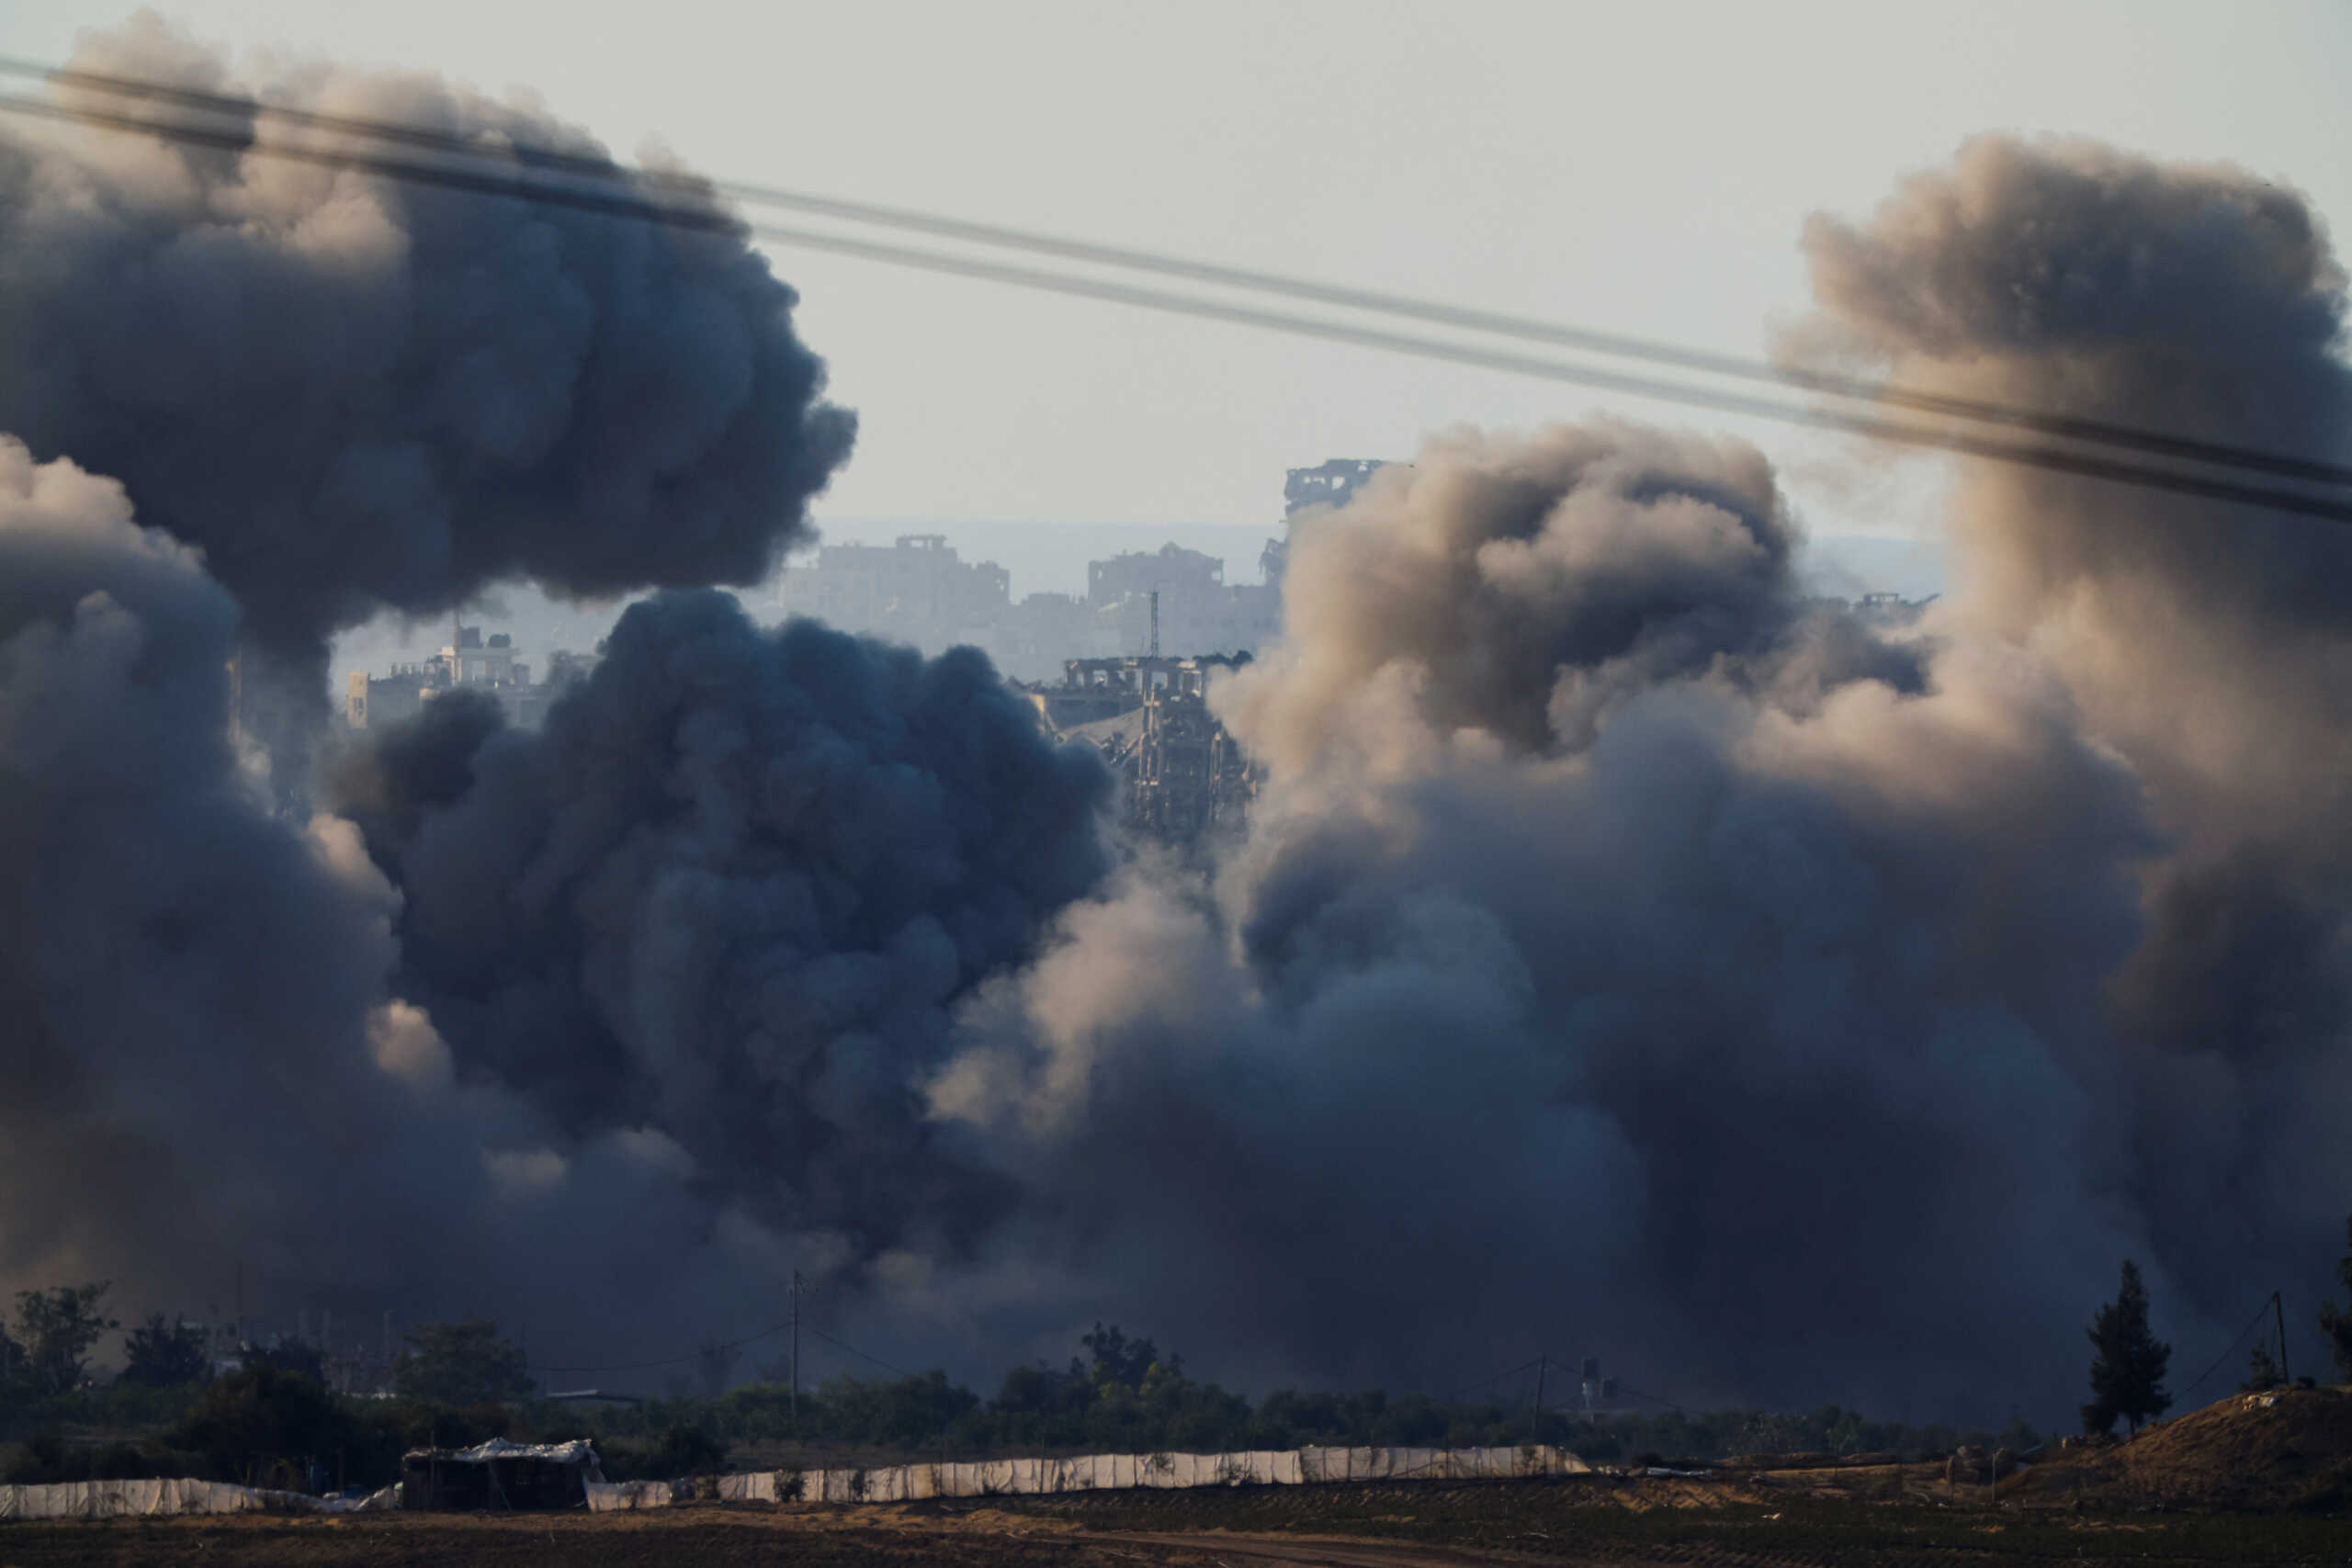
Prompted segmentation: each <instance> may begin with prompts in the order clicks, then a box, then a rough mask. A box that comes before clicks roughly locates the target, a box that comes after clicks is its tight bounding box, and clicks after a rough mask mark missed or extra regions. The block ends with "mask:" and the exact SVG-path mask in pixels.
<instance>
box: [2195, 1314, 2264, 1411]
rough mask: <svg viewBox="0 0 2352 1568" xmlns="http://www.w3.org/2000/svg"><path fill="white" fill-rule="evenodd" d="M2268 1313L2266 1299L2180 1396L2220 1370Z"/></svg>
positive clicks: (2197, 1386)
mask: <svg viewBox="0 0 2352 1568" xmlns="http://www.w3.org/2000/svg"><path fill="white" fill-rule="evenodd" d="M2269 1315H2270V1303H2268V1302H2267V1301H2266V1302H2264V1303H2262V1306H2261V1308H2260V1310H2258V1311H2257V1312H2256V1314H2254V1322H2253V1323H2249V1324H2247V1325H2245V1327H2244V1328H2241V1329H2239V1330H2238V1337H2236V1338H2235V1339H2233V1340H2231V1341H2230V1343H2229V1348H2227V1349H2224V1350H2223V1351H2222V1353H2221V1354H2220V1355H2218V1356H2216V1357H2214V1358H2213V1364H2212V1365H2211V1366H2210V1367H2208V1368H2206V1369H2205V1370H2204V1371H2201V1372H2199V1373H2198V1374H2197V1381H2196V1382H2193V1383H2190V1384H2189V1385H2188V1387H2187V1388H2184V1389H2182V1390H2181V1391H2180V1397H2181V1398H2183V1399H2187V1398H2188V1396H2189V1395H2190V1394H2192V1393H2196V1392H2197V1391H2198V1389H2199V1388H2200V1387H2202V1386H2203V1385H2204V1382H2205V1380H2206V1379H2207V1378H2210V1377H2211V1376H2212V1375H2213V1374H2214V1373H2215V1372H2217V1371H2221V1368H2222V1362H2223V1361H2226V1360H2228V1359H2230V1357H2231V1355H2232V1354H2233V1352H2234V1351H2235V1350H2236V1349H2237V1348H2238V1347H2239V1346H2240V1345H2242V1344H2244V1343H2245V1337H2246V1336H2247V1335H2248V1334H2250V1333H2252V1332H2253V1331H2254V1328H2255V1325H2256V1324H2259V1323H2260V1322H2261V1321H2262V1320H2263V1319H2264V1318H2266V1317H2267V1316H2269Z"/></svg>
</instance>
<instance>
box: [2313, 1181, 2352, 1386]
mask: <svg viewBox="0 0 2352 1568" xmlns="http://www.w3.org/2000/svg"><path fill="white" fill-rule="evenodd" d="M2344 1245H2345V1246H2346V1247H2352V1219H2346V1221H2345V1222H2344ZM2335 1277H2336V1279H2337V1280H2341V1281H2342V1282H2343V1285H2344V1288H2345V1289H2346V1291H2352V1257H2346V1258H2337V1259H2336V1260H2335ZM2319 1331H2320V1332H2321V1333H2322V1334H2324V1335H2326V1336H2327V1343H2328V1347H2329V1348H2331V1349H2333V1350H2334V1351H2335V1375H2336V1376H2337V1377H2340V1378H2343V1379H2345V1380H2346V1381H2347V1382H2352V1308H2346V1310H2344V1311H2342V1312H2338V1311H2337V1310H2336V1307H2335V1303H2334V1302H2322V1303H2320V1304H2319Z"/></svg>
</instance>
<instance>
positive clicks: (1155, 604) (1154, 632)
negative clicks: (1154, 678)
mask: <svg viewBox="0 0 2352 1568" xmlns="http://www.w3.org/2000/svg"><path fill="white" fill-rule="evenodd" d="M1151 657H1152V658H1154V659H1157V658H1159V589H1157V588H1155V589H1153V590H1152V591H1151Z"/></svg>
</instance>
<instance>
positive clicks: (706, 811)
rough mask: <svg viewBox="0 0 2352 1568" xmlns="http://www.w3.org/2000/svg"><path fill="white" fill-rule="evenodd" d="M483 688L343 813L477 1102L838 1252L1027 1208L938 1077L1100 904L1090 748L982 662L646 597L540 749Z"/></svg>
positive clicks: (1095, 778)
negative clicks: (939, 1093)
mask: <svg viewBox="0 0 2352 1568" xmlns="http://www.w3.org/2000/svg"><path fill="white" fill-rule="evenodd" d="M462 696H463V694H458V696H457V697H452V698H445V699H443V700H441V701H438V702H435V703H434V704H433V705H430V706H429V707H428V708H427V710H426V711H425V713H424V716H423V717H422V719H421V721H420V722H419V723H418V724H417V725H415V726H414V727H413V728H409V729H406V730H394V731H391V732H390V734H388V735H387V736H385V737H383V738H382V739H380V740H377V741H374V742H373V743H371V744H370V745H368V747H366V748H365V749H363V750H361V751H359V752H358V753H357V754H356V755H355V756H353V757H351V758H349V759H347V760H346V761H345V762H344V763H343V765H342V766H341V767H340V769H339V770H338V772H337V775H336V777H335V781H334V786H333V788H332V789H331V791H330V794H331V795H332V797H333V799H334V807H335V809H337V810H338V811H341V812H343V813H344V814H345V815H346V816H348V817H349V818H351V819H353V820H355V821H356V823H357V824H358V825H359V826H360V828H361V829H362V830H363V832H364V834H365V837H366V841H367V845H368V851H369V852H370V853H371V855H372V856H373V857H374V859H375V861H376V863H378V864H379V865H380V866H382V867H383V868H384V870H385V872H386V874H388V875H390V877H391V878H392V880H393V882H394V883H395V885H396V886H398V887H399V889H400V890H401V893H402V895H403V896H404V903H403V907H402V909H401V917H400V919H399V922H398V927H397V931H398V934H399V938H400V944H401V961H400V966H399V970H398V973H397V975H396V976H395V981H394V984H395V987H396V988H397V989H398V990H399V991H400V993H401V996H402V997H403V998H406V999H407V1000H408V1001H410V1002H411V1003H413V1004H418V1005H422V1006H423V1007H424V1008H425V1009H426V1010H427V1011H428V1012H429V1013H430V1015H431V1017H432V1019H433V1020H434V1021H435V1024H436V1025H437V1026H438V1028H439V1030H440V1032H441V1034H442V1036H443V1037H444V1038H445V1039H446V1040H447V1043H448V1044H449V1046H450V1049H451V1051H452V1054H453V1060H454V1063H455V1066H456V1068H457V1071H458V1076H459V1077H460V1079H461V1080H474V1079H480V1080H482V1081H486V1082H489V1083H493V1084H496V1085H499V1086H501V1087H503V1088H504V1089H510V1090H512V1091H514V1092H515V1093H517V1094H519V1095H521V1096H523V1097H524V1098H526V1100H529V1101H531V1102H532V1103H534V1104H536V1105H538V1106H540V1107H542V1108H543V1109H544V1110H545V1111H546V1113H547V1114H548V1116H549V1117H550V1118H551V1119H552V1120H554V1121H555V1122H558V1123H559V1124H560V1125H561V1126H562V1127H563V1128H564V1129H565V1130H566V1132H567V1133H568V1134H570V1135H571V1136H573V1137H580V1136H584V1135H588V1134H595V1133H598V1132H604V1131H613V1130H625V1129H630V1128H639V1127H650V1128H654V1129H658V1130H659V1131H660V1132H662V1134H664V1135H665V1136H667V1137H668V1138H670V1139H672V1140H673V1141H674V1142H675V1143H676V1144H677V1145H679V1146H680V1147H681V1148H682V1149H683V1150H684V1153H685V1154H686V1155H687V1156H690V1157H691V1158H692V1159H693V1161H694V1162H695V1170H696V1172H697V1181H698V1183H699V1184H700V1186H701V1188H702V1190H705V1191H707V1192H708V1193H710V1194H711V1195H713V1196H714V1197H724V1198H726V1199H728V1200H729V1201H736V1202H738V1203H741V1205H742V1206H743V1207H744V1208H745V1210H746V1212H747V1213H752V1214H755V1215H757V1216H758V1217H759V1218H760V1219H761V1220H762V1221H763V1222H764V1223H766V1224H770V1225H772V1226H774V1227H775V1228H776V1229H778V1230H780V1231H784V1232H786V1233H790V1234H795V1235H818V1236H824V1237H827V1238H828V1241H827V1245H826V1247H825V1248H824V1249H823V1250H824V1251H826V1252H827V1253H829V1254H831V1256H833V1257H837V1258H841V1259H842V1260H843V1261H845V1262H858V1261H863V1260H865V1259H867V1258H871V1257H873V1256H874V1255H875V1254H876V1253H877V1252H878V1251H880V1250H882V1249H884V1248H888V1247H899V1248H906V1247H935V1248H938V1249H940V1250H942V1251H944V1252H946V1253H949V1254H953V1253H955V1252H956V1251H958V1250H960V1249H961V1248H963V1247H966V1246H967V1245H968V1244H969V1242H970V1241H971V1239H972V1238H973V1237H974V1236H975V1235H977V1234H978V1232H979V1231H980V1230H981V1229H982V1228H983V1227H984V1225H985V1224H987V1223H988V1222H989V1221H991V1220H993V1219H994V1218H995V1217H996V1216H997V1214H998V1213H1000V1212H1001V1209H1002V1207H1003V1206H1004V1204H1005V1202H1006V1201H1007V1199H1008V1197H1009V1195H1010V1194H1009V1192H1008V1190H1007V1189H1006V1187H1005V1184H1004V1183H1003V1182H1002V1180H1001V1179H998V1178H996V1177H994V1176H993V1175H992V1174H991V1173H989V1172H988V1171H986V1170H985V1169H982V1168H976V1167H974V1166H973V1165H972V1164H970V1163H969V1162H968V1161H966V1160H963V1159H959V1158H958V1157H957V1156H956V1154H955V1153H954V1151H953V1150H952V1149H949V1148H947V1147H945V1146H944V1145H946V1144H947V1143H948V1142H950V1141H951V1136H950V1133H949V1130H948V1129H946V1128H944V1127H942V1126H940V1125H939V1124H937V1123H935V1122H932V1121H931V1120H929V1119H928V1118H927V1117H926V1116H925V1114H924V1105H923V1100H922V1096H921V1094H920V1092H919V1088H918V1086H919V1085H920V1084H921V1083H922V1081H923V1080H924V1079H925V1078H926V1077H929V1076H930V1075H931V1074H932V1073H933V1071H935V1070H936V1069H937V1068H938V1066H940V1064H941V1063H942V1062H944V1060H945V1058H946V1057H947V1055H949V1053H950V1050H951V1021H952V1015H953V1011H954V1009H955V1007H956V1004H957V1002H958V1001H959V1000H961V999H962V998H964V997H965V996H966V995H967V994H968V993H969V992H970V991H971V990H972V989H973V988H974V987H976V986H977V985H978V983H979V982H980V980H981V979H982V978H983V977H985V976H988V975H989V974H991V973H993V972H995V971H997V970H1000V969H1002V968H1005V967H1007V966H1009V965H1012V964H1018V963H1019V962H1021V961H1022V960H1023V959H1024V958H1025V957H1026V956H1027V955H1028V954H1029V953H1030V952H1031V951H1032V949H1033V947H1034V945H1035V941H1036V938H1037V935H1038V933H1039V931H1040V930H1041V928H1042V927H1043V925H1044V924H1045V922H1046V920H1047V919H1049V918H1050V917H1051V916H1052V915H1053V914H1055V913H1056V912H1057V911H1058V910H1059V909H1060V908H1062V906H1064V905H1065V904H1068V903H1069V901H1070V900H1071V899H1073V898H1075V897H1079V896H1080V895H1082V894H1084V893H1086V892H1088V891H1090V890H1091V888H1092V887H1093V886H1096V884H1097V883H1098V882H1099V881H1100V879H1101V877H1102V874H1103V869H1104V852H1103V840H1102V836H1101V831H1100V824H1099V823H1098V821H1097V815H1098V810H1099V808H1100V807H1102V806H1103V804H1104V803H1105V798H1106V796H1107V794H1108V791H1109V786H1110V776H1109V774H1108V773H1106V772H1105V771H1104V769H1103V766H1102V764H1101V763H1100V761H1097V760H1096V758H1095V755H1094V753H1093V752H1092V751H1091V750H1090V749H1087V748H1082V747H1074V748H1057V747H1056V746H1054V745H1053V744H1051V743H1050V742H1048V741H1047V739H1046V737H1045V735H1044V733H1043V731H1042V730H1041V728H1040V727H1039V726H1038V724H1037V721H1036V718H1035V715H1034V713H1033V712H1032V711H1031V710H1030V709H1029V708H1028V706H1027V705H1025V703H1023V701H1022V700H1021V699H1020V698H1019V697H1018V696H1017V695H1016V694H1013V693H1012V691H1011V690H1010V689H1009V688H1008V687H1006V686H1005V684H1004V682H1002V681H1001V679H999V678H998V676H997V675H996V673H995V671H992V670H991V669H989V664H988V661H987V660H985V659H983V658H981V657H980V656H979V655H978V653H976V652H974V651H973V650H971V649H960V650H957V651H956V652H953V653H950V654H948V655H947V656H945V657H944V658H942V659H939V660H928V661H927V660H923V659H922V658H921V657H920V656H918V655H917V654H916V653H914V652H913V651H912V650H911V649H899V648H888V647H885V646H882V645H880V644H876V643H869V642H863V641H860V640H858V639H856V638H854V637H848V636H845V635H843V634H842V633H838V632H834V631H831V630H829V629H827V628H825V627H823V626H818V625H816V624H815V623H813V622H795V623H793V624H791V625H789V626H786V627H785V628H784V629H782V630H780V631H777V632H773V633H767V632H762V631H760V630H759V629H757V628H756V627H754V626H752V624H751V622H750V621H749V619H747V618H746V617H745V615H744V614H743V612H742V610H741V608H740V607H739V606H738V605H737V604H736V603H735V602H734V601H733V600H732V599H731V598H729V597H727V596H725V595H723V594H717V593H700V594H678V595H670V596H665V597H662V598H657V599H654V600H651V601H649V602H647V603H645V604H638V605H636V606H633V607H632V608H631V609H630V610H629V611H628V614H627V615H624V616H622V618H621V621H620V624H619V626H617V627H616V628H615V630H614V632H613V636H612V638H611V640H610V643H609V646H608V648H607V650H606V654H605V659H604V660H603V661H602V663H600V664H599V665H598V667H597V669H596V671H595V672H594V675H593V676H592V677H591V678H590V679H589V680H588V681H587V682H585V683H584V684H583V685H582V686H580V687H578V688H576V689H575V690H573V691H572V692H571V693H570V694H567V695H566V696H565V697H564V698H563V699H561V700H560V702H559V703H558V704H557V705H556V707H555V709H554V711H553V712H552V714H551V715H550V716H549V717H548V724H547V727H546V728H545V729H544V730H543V731H541V732H537V733H527V732H515V731H507V730H503V729H502V728H500V727H499V724H498V720H497V717H496V710H495V708H494V707H493V706H492V705H490V704H488V703H487V702H484V703H481V704H480V705H473V704H469V703H467V702H464V701H463V700H461V699H462Z"/></svg>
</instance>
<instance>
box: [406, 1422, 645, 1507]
mask: <svg viewBox="0 0 2352 1568" xmlns="http://www.w3.org/2000/svg"><path fill="white" fill-rule="evenodd" d="M604 1479H605V1474H604V1470H603V1467H602V1466H601V1465H599V1464H598V1462H597V1460H596V1450H595V1449H594V1446H593V1445H591V1444H590V1443H589V1441H588V1440H587V1439H586V1438H579V1439H576V1440H574V1441H571V1442H568V1443H510V1442H507V1441H505V1440H504V1439H503V1438H492V1439H491V1440H490V1441H488V1442H486V1443H482V1444H480V1445H478V1446H476V1447H474V1448H470V1449H412V1450H410V1451H409V1452H407V1453H405V1454H403V1455H401V1481H400V1506H401V1509H402V1510H403V1511H409V1510H414V1511H420V1512H431V1513H473V1512H477V1511H481V1510H492V1511H496V1512H500V1513H505V1512H509V1511H512V1512H515V1513H531V1512H547V1511H560V1510H562V1509H566V1508H578V1507H583V1506H586V1505H587V1503H588V1497H589V1494H588V1486H589V1483H592V1482H594V1483H602V1482H603V1481H604Z"/></svg>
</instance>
